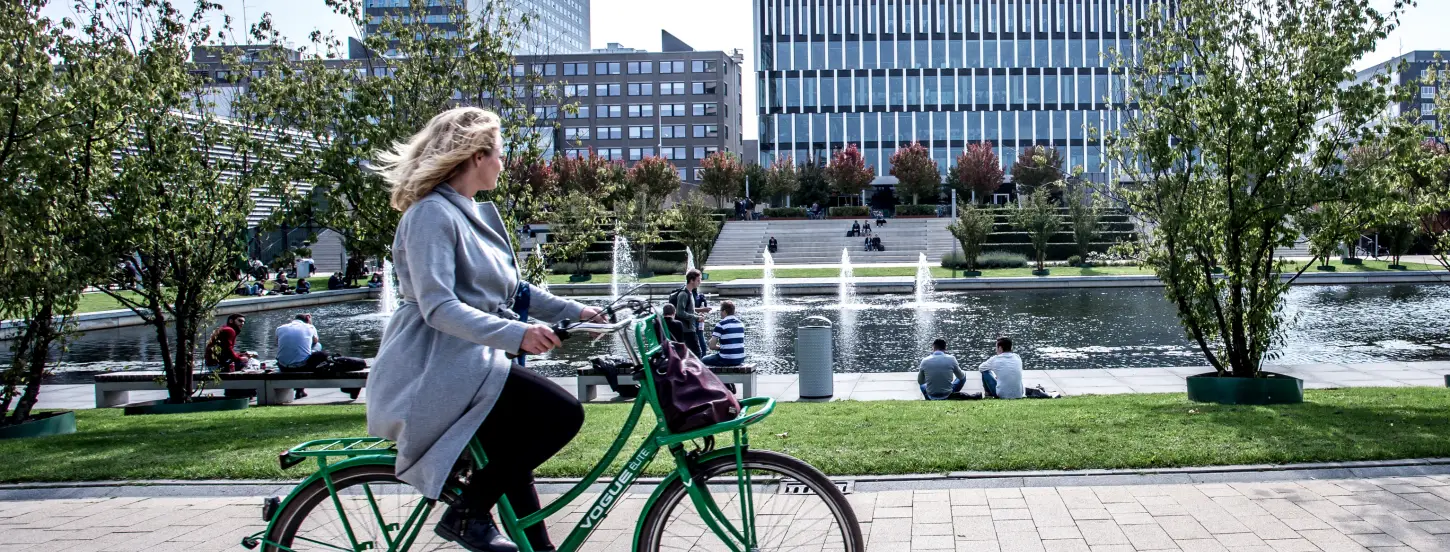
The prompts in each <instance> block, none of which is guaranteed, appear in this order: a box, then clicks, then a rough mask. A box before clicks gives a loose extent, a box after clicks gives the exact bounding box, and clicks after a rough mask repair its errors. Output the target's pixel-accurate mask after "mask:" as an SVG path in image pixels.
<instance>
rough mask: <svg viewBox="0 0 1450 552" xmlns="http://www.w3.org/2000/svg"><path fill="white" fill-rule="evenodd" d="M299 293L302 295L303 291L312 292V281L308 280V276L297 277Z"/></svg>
mask: <svg viewBox="0 0 1450 552" xmlns="http://www.w3.org/2000/svg"><path fill="white" fill-rule="evenodd" d="M297 293H298V294H299V295H301V294H303V293H312V282H309V281H307V279H306V278H298V279H297Z"/></svg>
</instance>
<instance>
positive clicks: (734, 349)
mask: <svg viewBox="0 0 1450 552" xmlns="http://www.w3.org/2000/svg"><path fill="white" fill-rule="evenodd" d="M720 316H721V317H722V318H720V321H719V322H716V323H715V329H714V331H712V332H710V350H712V351H715V352H713V353H710V354H708V355H705V358H702V359H700V362H702V363H704V364H705V365H706V366H739V365H741V364H745V324H743V323H741V322H740V319H739V318H736V317H735V302H734V301H721V302H720Z"/></svg>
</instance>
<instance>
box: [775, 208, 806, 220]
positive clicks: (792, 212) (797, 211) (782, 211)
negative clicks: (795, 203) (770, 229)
mask: <svg viewBox="0 0 1450 552" xmlns="http://www.w3.org/2000/svg"><path fill="white" fill-rule="evenodd" d="M765 216H766V217H767V218H806V210H805V208H804V207H771V208H768V209H766V210H765Z"/></svg>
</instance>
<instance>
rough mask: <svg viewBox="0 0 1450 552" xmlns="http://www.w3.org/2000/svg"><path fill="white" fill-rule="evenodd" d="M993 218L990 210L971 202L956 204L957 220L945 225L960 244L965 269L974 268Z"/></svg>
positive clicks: (988, 233) (989, 231)
mask: <svg viewBox="0 0 1450 552" xmlns="http://www.w3.org/2000/svg"><path fill="white" fill-rule="evenodd" d="M994 219H995V217H993V216H992V213H991V211H988V210H987V209H984V208H981V207H977V206H976V205H974V204H972V203H971V202H967V203H962V204H959V205H957V220H955V221H952V223H951V224H950V225H948V226H947V231H948V232H951V233H952V237H953V238H956V239H957V243H959V244H961V246H962V262H963V263H964V264H966V269H967V270H976V268H977V256H978V255H981V254H982V246H983V245H986V243H987V237H988V236H990V235H992V222H993V220H994Z"/></svg>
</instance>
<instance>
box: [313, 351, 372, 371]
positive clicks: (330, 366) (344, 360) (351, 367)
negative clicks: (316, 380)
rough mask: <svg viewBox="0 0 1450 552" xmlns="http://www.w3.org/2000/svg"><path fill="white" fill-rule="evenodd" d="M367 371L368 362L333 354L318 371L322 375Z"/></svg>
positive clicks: (318, 367)
mask: <svg viewBox="0 0 1450 552" xmlns="http://www.w3.org/2000/svg"><path fill="white" fill-rule="evenodd" d="M367 369H368V362H367V361H366V360H363V359H360V358H357V357H349V356H342V355H339V354H333V355H332V356H329V357H328V358H327V362H324V363H322V364H320V365H318V366H317V370H316V371H317V372H318V373H321V374H341V373H344V372H360V371H363V370H367Z"/></svg>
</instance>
